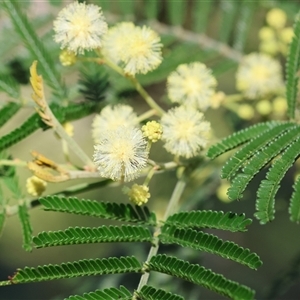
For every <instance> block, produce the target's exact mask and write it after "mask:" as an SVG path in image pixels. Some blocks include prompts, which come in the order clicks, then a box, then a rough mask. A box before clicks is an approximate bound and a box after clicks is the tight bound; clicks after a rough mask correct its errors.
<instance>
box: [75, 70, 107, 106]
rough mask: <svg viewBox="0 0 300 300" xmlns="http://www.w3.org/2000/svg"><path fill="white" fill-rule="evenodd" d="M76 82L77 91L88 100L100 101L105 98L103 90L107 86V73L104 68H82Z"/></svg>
mask: <svg viewBox="0 0 300 300" xmlns="http://www.w3.org/2000/svg"><path fill="white" fill-rule="evenodd" d="M78 83H79V85H80V88H79V92H80V93H81V94H82V95H83V96H84V98H85V99H86V100H87V101H88V102H90V101H92V102H96V103H100V102H101V101H102V100H103V99H104V98H105V91H106V90H107V88H108V86H109V83H108V74H107V72H106V71H105V70H104V69H99V68H97V69H96V70H95V69H92V68H90V69H83V70H80V79H79V81H78Z"/></svg>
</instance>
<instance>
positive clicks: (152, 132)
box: [142, 121, 162, 143]
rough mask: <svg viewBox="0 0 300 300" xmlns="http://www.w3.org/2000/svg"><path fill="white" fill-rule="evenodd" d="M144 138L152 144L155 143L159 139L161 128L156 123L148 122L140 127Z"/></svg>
mask: <svg viewBox="0 0 300 300" xmlns="http://www.w3.org/2000/svg"><path fill="white" fill-rule="evenodd" d="M142 131H143V135H144V137H146V138H148V140H149V141H151V142H152V143H156V142H157V141H158V140H160V139H161V136H162V126H161V125H160V124H159V123H158V122H156V121H149V122H147V123H146V125H144V126H143V127H142Z"/></svg>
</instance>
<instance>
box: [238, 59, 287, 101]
mask: <svg viewBox="0 0 300 300" xmlns="http://www.w3.org/2000/svg"><path fill="white" fill-rule="evenodd" d="M282 87H283V80H282V69H281V65H280V63H279V62H278V61H277V60H275V59H274V58H272V57H270V56H268V55H266V54H262V53H251V54H249V55H246V56H245V57H244V59H243V61H242V62H241V64H240V65H239V68H238V70H237V73H236V88H237V90H239V91H241V92H242V94H243V95H244V96H246V97H247V98H249V99H255V98H262V97H265V96H267V95H269V94H276V93H277V92H278V91H280V90H281V89H282Z"/></svg>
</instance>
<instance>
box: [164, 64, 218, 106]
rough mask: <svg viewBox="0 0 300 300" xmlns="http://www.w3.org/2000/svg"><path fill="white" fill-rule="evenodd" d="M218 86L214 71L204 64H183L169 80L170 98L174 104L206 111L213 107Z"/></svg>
mask: <svg viewBox="0 0 300 300" xmlns="http://www.w3.org/2000/svg"><path fill="white" fill-rule="evenodd" d="M216 84H217V81H216V79H215V78H214V77H213V75H212V71H211V70H210V69H208V68H207V67H206V66H205V65H204V64H202V63H200V62H194V63H190V64H182V65H179V66H178V67H177V69H176V70H175V71H174V72H172V73H171V74H170V75H169V76H168V78H167V90H168V96H169V98H170V100H171V101H172V102H175V103H180V104H183V105H187V106H192V107H194V108H196V109H200V110H206V109H207V108H208V107H210V106H211V98H212V96H213V95H214V93H215V87H216Z"/></svg>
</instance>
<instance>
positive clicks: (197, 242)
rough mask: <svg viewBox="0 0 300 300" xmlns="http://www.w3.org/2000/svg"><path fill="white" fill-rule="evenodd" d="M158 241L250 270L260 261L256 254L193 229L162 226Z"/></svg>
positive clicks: (259, 263) (259, 264)
mask: <svg viewBox="0 0 300 300" xmlns="http://www.w3.org/2000/svg"><path fill="white" fill-rule="evenodd" d="M160 241H161V242H162V243H163V244H173V243H174V244H178V245H180V246H182V247H189V248H192V249H196V250H199V251H205V252H208V253H211V254H215V255H219V256H221V257H223V258H227V259H230V260H233V261H235V262H238V263H240V264H242V265H245V266H247V267H249V268H251V269H255V270H256V269H257V268H258V267H259V266H261V265H262V261H261V260H260V258H259V256H258V255H257V254H256V253H252V252H250V250H249V249H245V248H243V247H240V246H238V245H237V244H235V243H233V242H230V241H223V240H222V239H219V238H218V237H217V236H215V235H213V234H208V233H204V232H202V231H196V230H193V229H178V228H177V227H175V226H164V227H163V228H162V234H161V235H160Z"/></svg>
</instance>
